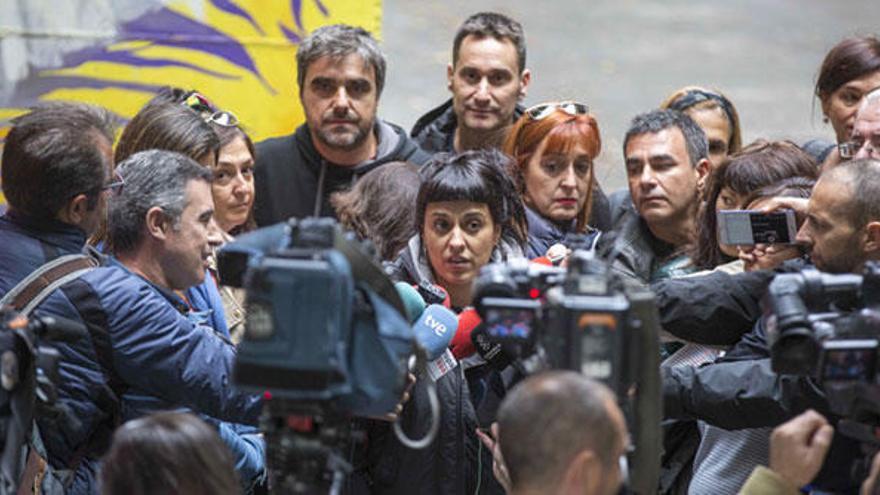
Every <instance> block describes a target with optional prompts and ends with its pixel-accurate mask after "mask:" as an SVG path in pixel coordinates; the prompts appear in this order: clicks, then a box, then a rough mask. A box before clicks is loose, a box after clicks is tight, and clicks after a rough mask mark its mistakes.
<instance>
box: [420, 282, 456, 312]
mask: <svg viewBox="0 0 880 495" xmlns="http://www.w3.org/2000/svg"><path fill="white" fill-rule="evenodd" d="M418 291H419V294H421V295H422V298H423V299H424V300H425V304H440V305H442V306H443V307H446V308H451V307H452V302H451V300H450V299H449V293H448V292H446V289H444V288H443V287H440V286H439V285H436V284H432V283H430V282H428V281H426V280H423V281H422V282H420V283H419V286H418Z"/></svg>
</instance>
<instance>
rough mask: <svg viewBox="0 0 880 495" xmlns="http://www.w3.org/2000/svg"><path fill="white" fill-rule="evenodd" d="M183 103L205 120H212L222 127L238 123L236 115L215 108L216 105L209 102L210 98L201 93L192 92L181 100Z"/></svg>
mask: <svg viewBox="0 0 880 495" xmlns="http://www.w3.org/2000/svg"><path fill="white" fill-rule="evenodd" d="M183 104H184V105H186V106H187V107H189V108H190V109H192V110H195V111H196V112H198V113H199V115H201V116H202V118H203V119H204V120H205V122H212V123H214V124H217V125H220V126H223V127H235V126H237V125H238V117H236V116H235V114H234V113H232V112H229V111H226V110H217V107H215V106H214V104H213V103H211V100H209V99H208V98H206V97H205V96H204V95H202V94H201V93H196V92H193V93H192V94H190V95H189V96H187V98H186V99H185V100H183Z"/></svg>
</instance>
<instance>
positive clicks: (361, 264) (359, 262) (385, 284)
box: [333, 242, 406, 315]
mask: <svg viewBox="0 0 880 495" xmlns="http://www.w3.org/2000/svg"><path fill="white" fill-rule="evenodd" d="M333 247H334V248H336V249H338V250H339V251H340V252H341V253H342V254H343V255H344V256H345V258H346V259H347V260H348V263H349V265H351V274H352V276H353V277H354V279H355V280H357V281H359V282H362V283H364V284H365V285H367V286H368V287H370V289H372V290H373V292H375V293H376V294H378V295H379V297H381V298H382V299H384V300H385V301H387V302H388V304H390V305H391V306H392V307H394V309H396V310H397V311H399V312H400V314H402V315H405V314H406V307H405V306H404V305H403V301H402V300H401V299H400V295H399V294H398V293H397V289H395V288H394V284H393V283H392V282H391V279H390V278H388V276H387V275H385V272H384V271H382V268H380V267H379V266H378V265H377V264H376V263H375V262H373V260H371V259H370V258H369V257H368V256H367V255H366V254H364V253H363V252H362V251H360V250H359V249H357V248H356V247H354V246H353V245H352V244H350V243H348V242H337V243H336V245H335V246H333Z"/></svg>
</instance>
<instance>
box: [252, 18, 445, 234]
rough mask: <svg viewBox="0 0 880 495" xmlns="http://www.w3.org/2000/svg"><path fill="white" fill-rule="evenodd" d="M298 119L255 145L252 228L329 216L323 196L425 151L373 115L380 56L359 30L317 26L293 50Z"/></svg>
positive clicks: (381, 74) (381, 77)
mask: <svg viewBox="0 0 880 495" xmlns="http://www.w3.org/2000/svg"><path fill="white" fill-rule="evenodd" d="M296 63H297V82H298V84H299V96H300V101H301V102H302V106H303V110H304V111H305V115H306V123H305V124H303V125H301V126H299V128H297V130H296V131H295V132H294V133H293V134H291V135H288V136H282V137H278V138H272V139H267V140H265V141H263V142H261V143H259V144H257V164H256V167H255V169H254V170H255V172H254V173H255V183H256V203H255V206H254V217H255V219H256V221H257V224H258V225H260V226H263V225H269V224H273V223H277V222H281V221H284V220H286V219H288V218H290V217H305V216H335V214H334V211H333V208H332V207H331V206H330V202H329V197H330V194H331V193H333V192H335V191H338V190H340V189H346V188H348V187H349V186H350V185H352V184H353V183H354V182H355V181H356V180H357V178H358V177H360V176H361V175H363V174H365V173H367V172H369V171H370V170H373V169H374V168H376V167H378V166H381V165H383V164H385V163H389V162H393V161H410V162H413V163H415V164H417V165H422V164H423V163H425V162H426V161H427V160H428V158H430V155H428V154H427V153H425V152H424V151H422V150H421V149H419V147H418V145H416V144H415V142H414V141H413V140H411V139H410V138H409V137H408V136H407V135H406V132H405V131H404V130H403V129H401V128H400V127H397V126H396V125H394V124H390V123H388V122H385V121H383V120H380V119H378V118H376V107H377V106H378V103H379V95H381V94H382V88H383V87H384V85H385V65H386V64H385V56H384V55H383V54H382V52H381V50H380V49H379V45H378V44H377V43H376V40H375V39H373V37H372V36H371V35H370V33H369V32H367V31H365V30H364V29H362V28H358V27H352V26H346V25H342V24H337V25H333V26H324V27H321V28H319V29H317V30H315V31H314V32H312V33H311V34H310V35H309V36H308V37H306V38H305V39H304V40H303V41H302V43H301V44H300V45H299V49H298V50H297V52H296Z"/></svg>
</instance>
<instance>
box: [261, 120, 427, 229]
mask: <svg viewBox="0 0 880 495" xmlns="http://www.w3.org/2000/svg"><path fill="white" fill-rule="evenodd" d="M375 132H376V136H377V138H378V143H377V156H376V158H375V159H372V160H368V161H366V162H364V163H361V164H359V165H356V166H352V167H342V166H338V165H334V164H332V163H330V162H328V161H327V160H325V159H324V158H323V157H322V156H321V155H320V154H319V153H318V150H317V149H316V148H315V145H314V144H313V143H312V136H311V134H310V132H309V129H308V127H307V126H306V124H303V125H301V126H299V128H297V130H296V132H294V133H293V134H290V135H287V136H282V137H277V138H271V139H267V140H265V141H262V142H260V143H258V144H257V150H256V152H257V163H256V166H255V167H254V182H255V188H256V191H255V199H254V201H255V202H254V218H255V219H256V221H257V225H259V226H265V225H272V224H274V223H278V222H283V221H286V220H287V219H288V218H290V217H297V218H302V217H307V216H323V217H335V216H336V214H335V212H334V211H333V207H332V206H331V205H330V194H331V193H333V192H336V191H340V190H344V189H348V188H350V187H351V185H352V184H354V182H355V181H356V180H357V179H358V178H359V177H360V176H362V175H364V174H366V173H367V172H369V171H370V170H373V169H375V168H376V167H379V166H381V165H384V164H386V163H389V162H394V161H409V162H412V163H415V164H416V165H423V164H424V163H425V162H427V161H428V159H429V158H430V155H429V154H427V153H425V152H424V151H422V150H421V149H419V147H418V146H417V145H416V144H415V142H414V141H413V140H412V139H410V138H409V137H408V136H407V135H406V132H404V130H403V129H401V128H400V127H397V126H396V125H394V124H390V123H387V122H384V121H381V120H377V121H376V125H375ZM322 178H323V180H322Z"/></svg>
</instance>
